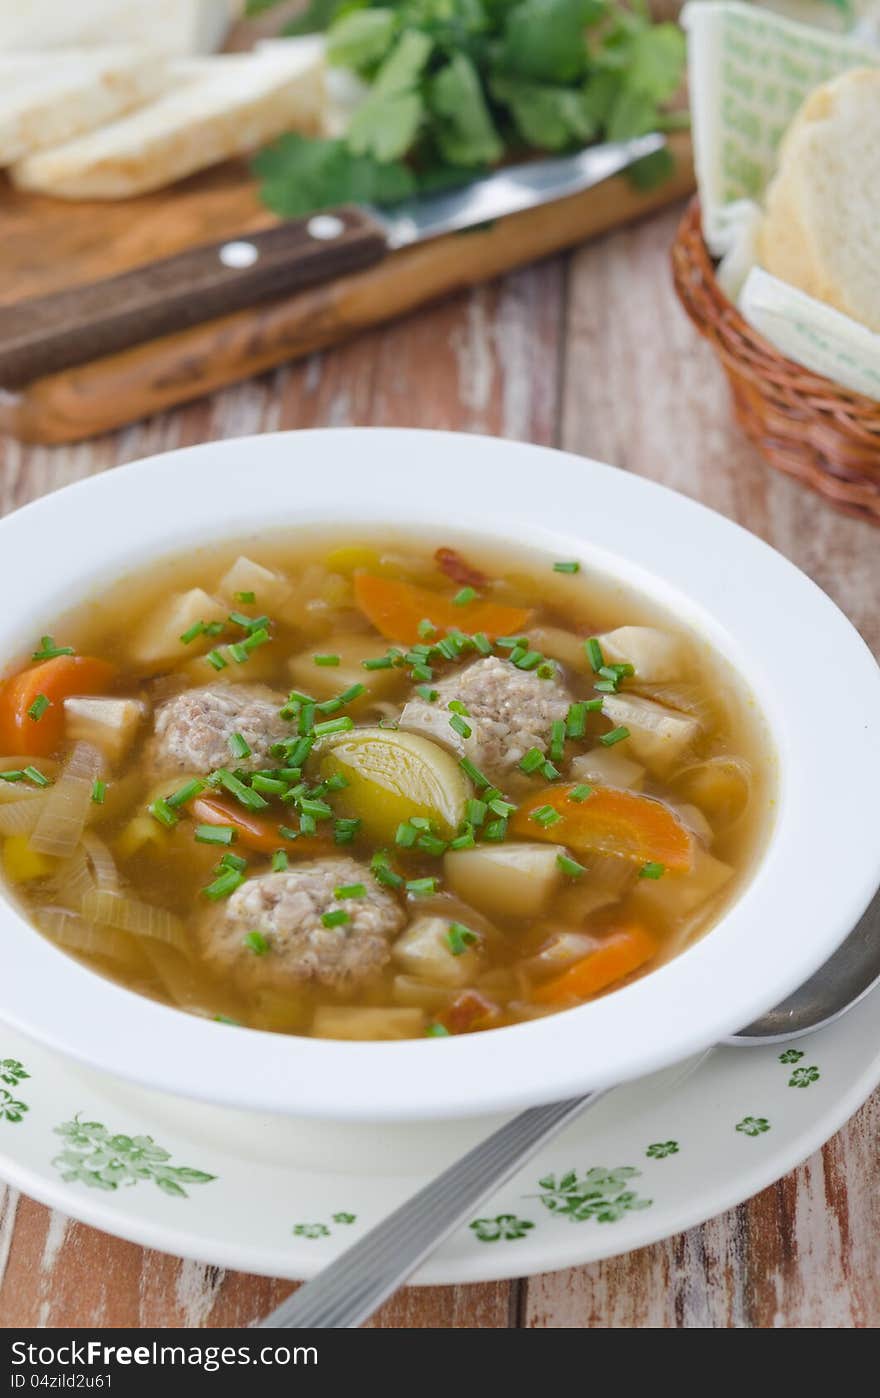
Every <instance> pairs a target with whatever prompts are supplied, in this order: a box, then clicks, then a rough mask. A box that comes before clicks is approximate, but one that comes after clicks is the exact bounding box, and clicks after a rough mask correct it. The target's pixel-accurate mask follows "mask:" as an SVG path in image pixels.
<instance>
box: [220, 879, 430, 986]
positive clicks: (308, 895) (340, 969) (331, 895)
mask: <svg viewBox="0 0 880 1398" xmlns="http://www.w3.org/2000/svg"><path fill="white" fill-rule="evenodd" d="M352 884H363V885H364V889H365V893H364V896H363V897H361V898H345V899H340V898H337V897H336V896H335V890H336V889H337V888H342V887H345V886H347V885H348V886H350V885H352ZM339 909H342V910H344V911H345V912H346V913H348V915H349V921H348V922H346V923H343V924H342V925H340V926H331V927H327V926H325V924H324V922H323V920H322V919H323V915H324V914H325V913H331V912H335V911H337V910H339ZM405 922H406V914H405V912H404V910H403V908H402V907H401V905H400V904H399V903H398V902H397V900H396V899H395V898H393V897H392V896H391V895H390V894H389V893H386V892H385V891H384V890H383V889H382V888H380V887H379V885H378V884H377V883H376V882H375V880H374V879H373V877H372V875H371V873H370V871H369V869H367V868H365V867H364V865H362V864H359V863H358V862H357V860H354V859H349V858H347V857H342V856H340V857H337V858H327V859H310V860H307V861H304V862H303V863H302V864H295V865H291V867H290V868H289V869H287V870H285V872H284V873H280V874H261V875H260V876H259V877H257V878H254V879H248V880H247V882H246V883H243V884H242V885H241V886H240V887H239V888H238V889H236V891H235V893H233V895H232V897H231V898H229V899H228V900H227V901H226V902H225V903H221V904H217V905H215V906H213V907H211V908H209V909H208V910H207V911H206V913H205V914H204V916H203V918H202V922H201V926H200V928H199V939H200V942H201V946H202V951H203V954H204V957H205V960H206V961H207V962H208V963H209V964H210V965H212V966H213V967H214V969H215V970H216V971H218V972H220V973H222V974H225V975H230V974H231V975H232V976H234V978H235V979H236V980H237V981H238V983H239V985H241V986H242V988H243V989H256V988H262V987H264V986H267V987H268V986H272V987H275V988H281V989H287V988H293V987H295V986H297V985H303V984H305V983H307V982H312V983H313V984H316V985H321V986H326V987H328V988H330V989H333V990H339V989H346V988H353V987H355V986H358V985H361V984H363V983H364V982H365V981H368V980H370V978H371V977H372V976H374V975H375V974H376V973H377V972H379V971H381V969H382V967H383V966H384V965H385V964H386V962H387V961H388V959H389V956H390V949H389V944H390V941H391V939H392V937H394V936H395V935H396V933H398V932H399V931H400V929H401V928H402V927H403V925H404V923H405ZM249 932H259V933H261V935H262V936H263V937H264V938H265V940H266V942H267V943H268V949H267V950H266V951H265V952H263V953H262V954H261V955H256V954H255V953H254V951H253V950H251V948H250V947H249V946H248V945H247V943H246V942H245V938H246V937H247V935H248V933H249Z"/></svg>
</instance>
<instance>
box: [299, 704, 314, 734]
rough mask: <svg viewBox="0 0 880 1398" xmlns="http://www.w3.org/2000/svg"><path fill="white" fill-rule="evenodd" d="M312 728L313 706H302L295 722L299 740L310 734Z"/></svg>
mask: <svg viewBox="0 0 880 1398" xmlns="http://www.w3.org/2000/svg"><path fill="white" fill-rule="evenodd" d="M314 726H315V705H314V704H303V706H302V708H301V709H300V711H299V718H298V720H297V725H296V728H297V732H298V733H299V735H300V737H301V738H305V737H306V736H307V735H308V734H309V733H311V731H312V729H313V728H314Z"/></svg>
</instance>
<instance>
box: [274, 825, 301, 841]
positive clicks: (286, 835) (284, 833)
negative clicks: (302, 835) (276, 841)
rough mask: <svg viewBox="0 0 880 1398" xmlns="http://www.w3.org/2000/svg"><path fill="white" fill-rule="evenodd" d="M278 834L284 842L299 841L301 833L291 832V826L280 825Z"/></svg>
mask: <svg viewBox="0 0 880 1398" xmlns="http://www.w3.org/2000/svg"><path fill="white" fill-rule="evenodd" d="M278 834H279V835H280V836H281V838H282V840H298V839H299V831H298V830H291V828H290V826H289V825H279V827H278Z"/></svg>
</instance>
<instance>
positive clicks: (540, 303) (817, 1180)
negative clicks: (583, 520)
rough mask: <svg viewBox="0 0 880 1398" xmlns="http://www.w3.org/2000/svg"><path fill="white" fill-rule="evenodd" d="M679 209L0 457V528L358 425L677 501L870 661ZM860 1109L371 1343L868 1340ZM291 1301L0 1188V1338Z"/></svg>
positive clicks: (876, 1273) (867, 564)
mask: <svg viewBox="0 0 880 1398" xmlns="http://www.w3.org/2000/svg"><path fill="white" fill-rule="evenodd" d="M677 217H678V211H669V212H667V213H665V214H662V215H658V216H655V217H654V218H652V219H650V220H648V221H646V222H644V223H642V224H640V225H639V226H637V227H634V228H631V229H626V230H623V231H619V232H616V233H614V234H612V235H610V236H608V237H605V238H603V239H602V240H601V241H598V242H595V243H593V244H591V245H590V246H588V247H585V248H583V249H582V250H580V251H578V252H576V253H574V254H573V255H572V256H570V257H560V258H556V259H554V260H552V261H550V262H545V263H543V264H541V265H538V266H534V267H531V268H528V269H526V270H524V271H521V272H519V273H517V274H515V275H513V276H510V277H508V278H507V279H506V280H504V281H503V282H501V283H500V284H498V285H492V286H485V287H480V288H478V289H477V290H475V291H473V292H472V293H469V294H466V295H462V296H460V297H458V298H457V299H455V300H451V301H447V302H446V303H444V304H443V305H440V306H437V307H435V308H433V309H431V310H428V311H424V312H422V313H420V314H418V315H416V316H413V317H412V318H410V319H408V320H405V321H402V322H400V323H398V324H395V325H391V326H389V327H388V328H386V329H384V330H380V331H378V332H376V333H372V334H370V335H365V336H363V337H362V338H361V339H359V340H357V341H356V342H354V343H352V344H349V345H348V346H346V347H344V348H342V349H339V350H336V351H334V352H333V353H332V354H327V355H325V356H320V357H316V358H314V359H313V360H311V361H309V362H307V363H303V364H299V365H295V366H292V367H290V368H283V369H280V370H278V371H277V372H275V373H273V374H271V375H267V376H266V377H264V378H261V379H258V380H256V381H254V382H250V383H247V384H243V385H241V386H240V387H237V388H233V389H229V390H227V391H225V392H223V393H219V394H217V395H216V397H214V398H212V399H210V400H206V401H203V402H200V403H197V404H195V405H193V406H191V407H189V408H186V409H184V410H181V411H178V412H175V413H170V414H168V415H167V416H164V417H161V418H158V419H154V420H153V421H150V422H145V423H142V424H140V425H138V426H135V427H131V428H129V429H128V430H126V431H123V432H119V433H117V434H116V435H115V436H112V437H109V438H104V439H101V440H99V441H96V442H91V443H85V444H83V445H79V446H75V447H68V448H64V447H56V448H27V449H26V448H23V447H21V446H20V445H18V444H17V443H15V442H11V441H5V442H2V443H0V509H3V510H11V509H14V508H15V507H16V506H18V505H23V504H24V503H25V502H26V501H28V500H31V499H33V497H34V496H37V495H41V494H43V493H45V492H47V491H50V490H55V489H57V488H58V487H59V486H61V485H66V484H67V483H68V482H69V481H73V480H78V479H79V478H81V477H83V476H87V475H90V474H92V473H93V472H96V471H103V470H105V469H107V468H108V467H112V466H115V465H117V464H119V463H120V462H124V461H130V460H132V459H134V458H135V457H140V456H147V455H149V454H150V453H153V452H160V451H166V450H168V449H169V448H172V447H177V446H181V445H187V444H189V443H193V442H201V441H206V440H209V439H212V438H218V437H235V436H239V435H241V434H243V433H248V432H271V431H275V430H277V429H283V428H291V427H315V426H345V425H349V424H358V425H361V424H376V425H383V426H387V425H390V426H406V427H409V426H418V427H435V428H457V429H460V430H464V431H469V432H488V433H494V434H497V435H500V436H505V437H511V438H516V439H522V440H527V441H532V442H540V443H549V444H555V445H558V446H562V447H566V448H567V449H568V450H570V451H574V452H580V453H582V454H584V455H588V456H595V457H599V458H601V459H604V460H606V461H611V462H614V463H615V464H616V465H618V466H622V467H623V468H624V469H626V470H629V471H636V472H638V473H640V474H641V475H645V476H650V477H653V479H655V480H658V481H663V482H664V483H665V484H667V485H670V486H674V487H675V488H676V489H677V490H681V491H683V492H684V493H685V494H688V495H692V496H695V497H697V498H698V499H700V500H703V501H705V502H706V503H707V504H709V505H711V506H713V507H714V508H715V509H717V510H721V511H722V512H723V513H724V514H727V515H729V516H731V517H732V518H733V519H736V520H739V521H740V522H741V523H742V524H744V525H746V526H747V527H748V528H749V529H752V530H754V532H755V533H757V534H759V535H761V537H762V538H765V539H767V540H769V541H770V542H771V543H773V544H774V545H775V546H776V547H777V548H778V549H780V550H781V551H782V552H783V553H784V554H786V555H787V556H788V557H789V558H791V559H793V560H794V561H795V562H796V563H798V564H799V565H800V566H801V567H802V568H803V569H805V570H806V572H807V573H809V574H810V575H811V576H812V577H813V578H815V579H816V581H817V582H818V583H819V584H820V586H822V587H823V588H825V589H826V590H827V591H828V592H829V593H830V594H831V596H832V597H834V598H835V600H836V601H837V602H839V603H840V605H841V606H842V607H843V609H844V610H845V611H846V612H847V613H848V614H849V616H850V617H851V618H852V619H853V621H854V622H855V623H856V625H857V626H859V627H860V628H861V630H862V633H863V635H864V636H865V637H866V639H867V640H868V642H869V643H870V644H873V645H874V646H875V647H877V648H880V608H878V606H877V601H878V582H880V568H878V557H880V534H878V532H877V531H876V530H875V529H873V528H872V527H871V526H870V525H868V524H863V523H860V522H857V521H854V520H851V519H847V518H844V517H843V516H841V515H837V514H834V513H832V511H831V510H830V509H829V508H828V507H827V506H825V505H824V504H822V503H820V502H819V501H818V500H817V499H816V498H815V497H813V496H812V495H810V494H808V493H807V492H806V491H805V490H803V489H802V488H801V487H800V486H798V485H795V484H794V483H792V482H791V481H788V480H785V479H783V478H781V477H780V476H778V475H776V474H774V473H773V472H771V471H770V470H769V469H768V468H766V467H765V466H764V464H763V463H762V461H761V460H760V459H759V458H758V457H757V455H756V454H755V452H754V451H753V450H752V449H751V448H750V447H749V446H748V445H747V443H746V442H745V441H744V440H743V439H742V437H741V436H740V435H739V433H738V432H737V430H736V429H735V428H734V426H733V425H732V423H731V421H730V417H729V412H728V403H727V392H726V388H725V384H724V381H723V379H722V375H721V372H720V370H719V369H718V368H717V367H716V364H715V362H714V360H713V359H712V357H711V355H710V353H709V351H708V350H707V349H706V348H705V347H704V346H703V344H702V343H701V342H700V341H699V340H698V338H697V336H696V334H695V333H694V331H693V330H692V329H691V326H690V325H689V323H688V322H687V321H686V319H685V317H684V314H683V313H682V312H681V310H680V309H679V307H678V305H677V303H676V301H675V298H674V295H673V292H672V289H671V286H670V279H669V269H668V265H667V264H668V247H669V243H670V240H671V238H672V234H673V230H674V228H675V223H676V218H677ZM878 1128H880V1094H878V1095H877V1096H875V1098H874V1099H873V1101H872V1102H870V1103H868V1104H867V1105H866V1106H865V1107H864V1108H863V1109H862V1111H861V1112H860V1113H859V1114H858V1115H857V1116H856V1117H855V1118H854V1119H853V1121H851V1122H850V1124H849V1125H848V1126H847V1127H846V1128H845V1130H843V1131H841V1132H840V1134H839V1135H838V1136H836V1137H835V1138H834V1139H833V1140H832V1141H831V1142H830V1143H829V1144H828V1145H827V1146H826V1147H825V1149H824V1150H823V1151H821V1152H820V1153H819V1154H817V1155H815V1156H813V1157H812V1159H810V1160H809V1161H807V1163H806V1164H805V1165H803V1166H802V1167H801V1169H800V1170H797V1171H796V1172H795V1173H794V1174H792V1175H789V1176H788V1177H787V1178H786V1179H784V1180H781V1181H780V1182H779V1183H778V1184H777V1185H775V1186H774V1187H773V1188H771V1189H768V1190H765V1191H764V1192H763V1193H762V1194H760V1195H758V1196H757V1197H756V1198H755V1199H753V1200H751V1201H750V1202H749V1203H747V1204H744V1205H742V1206H741V1207H740V1208H738V1209H735V1210H733V1211H732V1212H731V1213H728V1214H725V1215H724V1216H723V1217H721V1218H717V1219H714V1220H712V1222H710V1223H708V1224H706V1225H705V1226H704V1227H702V1228H695V1229H693V1230H692V1231H691V1232H689V1233H685V1234H681V1235H680V1236H678V1237H675V1238H670V1239H669V1240H668V1241H667V1242H665V1243H660V1244H658V1245H657V1246H655V1247H651V1248H646V1249H644V1250H642V1251H640V1252H636V1253H631V1254H630V1255H629V1256H627V1257H622V1258H618V1259H616V1260H612V1261H608V1262H600V1263H596V1264H595V1265H593V1266H589V1267H583V1268H577V1269H575V1270H572V1271H568V1272H558V1273H554V1274H551V1275H546V1276H538V1277H531V1278H528V1279H525V1280H522V1281H519V1282H512V1283H498V1284H495V1285H486V1286H462V1287H432V1288H428V1289H420V1288H415V1289H412V1290H409V1291H405V1292H402V1293H401V1294H400V1295H398V1296H397V1297H395V1298H394V1299H393V1300H392V1301H391V1302H389V1303H388V1304H387V1305H386V1306H385V1307H384V1308H383V1310H382V1311H381V1313H380V1314H379V1316H378V1317H377V1319H376V1321H375V1324H378V1325H383V1326H408V1327H447V1326H459V1327H460V1326H479V1327H489V1328H504V1327H508V1326H546V1327H557V1326H558V1327H582V1326H591V1327H610V1326H614V1327H635V1326H676V1327H677V1326H699V1327H704V1326H761V1327H764V1326H808V1327H817V1326H823V1327H824V1326H833V1327H840V1326H846V1327H848V1326H860V1327H861V1326H869V1327H873V1326H876V1325H878V1324H880V1160H878V1153H877V1149H876V1143H877V1139H878ZM289 1290H290V1285H289V1283H286V1282H280V1281H268V1280H265V1279H262V1278H259V1277H251V1276H245V1275H240V1274H232V1273H224V1272H223V1271H221V1270H219V1269H217V1268H214V1267H203V1266H200V1265H198V1264H196V1263H192V1262H181V1261H179V1260H177V1259H175V1258H172V1257H167V1256H164V1255H162V1254H160V1253H155V1252H147V1251H144V1250H143V1249H142V1248H139V1247H135V1246H133V1245H131V1244H129V1243H124V1242H118V1241H116V1240H114V1239H112V1238H109V1237H106V1236H105V1235H104V1234H101V1233H97V1232H95V1231H93V1230H92V1229H90V1228H85V1227H83V1226H81V1225H80V1224H78V1223H72V1222H70V1221H69V1220H67V1219H65V1218H63V1217H61V1216H59V1215H58V1214H53V1213H50V1212H49V1211H48V1210H47V1209H45V1208H43V1207H42V1206H40V1205H38V1204H35V1203H33V1202H32V1201H31V1200H28V1199H25V1198H19V1197H18V1196H17V1195H16V1193H15V1191H13V1190H10V1189H7V1190H5V1191H4V1190H3V1188H2V1186H0V1325H3V1326H6V1327H11V1326H35V1325H41V1326H45V1325H49V1326H86V1325H89V1326H120V1325H134V1326H177V1325H185V1326H215V1325H227V1326H246V1325H248V1324H249V1323H250V1322H251V1321H253V1320H254V1319H255V1318H256V1317H258V1316H259V1315H260V1314H262V1313H263V1312H265V1311H266V1310H267V1309H269V1308H270V1307H271V1306H272V1305H274V1304H275V1303H277V1302H278V1301H280V1300H281V1298H282V1297H283V1296H284V1295H286V1294H287V1292H288V1291H289Z"/></svg>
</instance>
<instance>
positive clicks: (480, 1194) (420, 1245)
mask: <svg viewBox="0 0 880 1398" xmlns="http://www.w3.org/2000/svg"><path fill="white" fill-rule="evenodd" d="M604 1096H605V1092H604V1091H602V1092H591V1093H588V1094H587V1095H586V1096H585V1097H572V1098H569V1099H568V1101H565V1102H551V1103H550V1104H549V1105H548V1106H544V1107H530V1108H529V1110H528V1111H525V1112H521V1113H520V1115H519V1116H516V1117H514V1118H513V1120H512V1121H508V1122H507V1123H506V1125H504V1126H502V1127H501V1128H500V1129H499V1130H498V1131H494V1132H493V1133H492V1135H491V1136H487V1138H486V1140H485V1141H481V1142H480V1144H479V1145H476V1146H474V1147H473V1149H472V1150H469V1151H468V1152H467V1154H466V1155H463V1156H462V1157H461V1159H460V1160H456V1161H455V1163H454V1164H453V1165H450V1166H449V1168H448V1169H447V1170H444V1171H443V1173H442V1174H441V1175H438V1176H437V1178H436V1179H434V1180H432V1181H431V1183H430V1184H427V1185H425V1186H424V1188H423V1189H420V1190H419V1191H418V1192H417V1193H416V1194H414V1195H413V1196H412V1197H411V1198H410V1199H407V1201H406V1203H404V1204H401V1205H400V1207H399V1208H397V1209H395V1210H394V1212H393V1213H392V1214H389V1215H388V1216H387V1218H384V1219H382V1221H381V1222H380V1223H377V1224H376V1226H375V1227H374V1228H371V1229H370V1231H369V1233H367V1234H365V1236H364V1237H363V1238H361V1239H360V1241H359V1242H357V1243H355V1244H354V1245H353V1247H350V1248H347V1249H346V1250H345V1252H343V1253H342V1254H341V1255H340V1256H339V1257H337V1258H336V1260H335V1261H334V1262H331V1263H330V1265H329V1267H325V1268H324V1270H323V1272H320V1273H319V1274H318V1276H317V1277H315V1279H314V1280H313V1281H310V1282H307V1283H306V1285H305V1286H302V1287H300V1289H299V1290H298V1291H296V1292H294V1294H293V1295H292V1296H290V1297H288V1299H287V1300H286V1301H282V1303H281V1305H280V1306H278V1307H277V1308H276V1309H275V1310H274V1311H272V1313H271V1314H270V1315H268V1316H267V1317H266V1319H265V1320H263V1321H261V1322H260V1326H261V1328H264V1329H272V1328H277V1327H283V1328H284V1329H287V1330H294V1329H297V1330H298V1329H319V1330H342V1329H352V1328H354V1327H356V1326H358V1325H361V1324H362V1323H363V1321H365V1320H366V1319H367V1318H368V1317H369V1316H371V1315H372V1314H373V1312H374V1311H375V1310H376V1309H377V1307H378V1306H380V1305H381V1304H382V1302H383V1301H384V1300H386V1299H387V1298H388V1297H389V1296H390V1295H391V1294H392V1292H394V1291H396V1290H397V1288H398V1287H399V1286H402V1284H403V1283H404V1282H405V1281H406V1279H407V1277H409V1276H410V1275H411V1274H412V1273H413V1272H414V1271H415V1270H416V1268H417V1267H418V1265H419V1263H420V1262H423V1261H424V1259H425V1258H426V1257H427V1256H428V1255H429V1254H430V1253H432V1252H433V1251H434V1249H435V1248H436V1247H438V1246H439V1244H440V1243H442V1242H443V1240H444V1238H446V1237H448V1235H449V1234H450V1233H451V1232H452V1231H453V1229H454V1228H457V1227H458V1225H459V1224H460V1223H463V1222H464V1221H465V1219H467V1218H468V1216H469V1215H470V1213H471V1211H472V1210H473V1208H474V1207H475V1206H476V1205H477V1204H478V1203H479V1202H480V1200H481V1199H485V1197H486V1195H487V1194H491V1192H492V1191H493V1190H494V1189H496V1188H498V1187H499V1186H500V1185H502V1184H504V1183H505V1181H506V1180H508V1179H510V1177H511V1175H513V1174H515V1173H516V1171H517V1170H518V1169H519V1167H520V1166H521V1165H523V1164H524V1163H525V1161H526V1160H528V1159H529V1158H530V1157H531V1156H532V1155H534V1154H535V1152H536V1151H537V1150H538V1149H539V1148H540V1147H541V1146H542V1145H543V1144H544V1142H545V1141H549V1140H550V1139H551V1137H553V1136H555V1135H556V1134H557V1132H559V1131H561V1130H562V1128H563V1127H564V1126H567V1125H568V1123H569V1122H570V1121H574V1119H575V1117H578V1116H580V1115H581V1113H582V1112H583V1111H585V1110H586V1108H587V1107H590V1106H593V1104H594V1103H596V1102H598V1101H599V1099H600V1098H601V1097H604Z"/></svg>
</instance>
